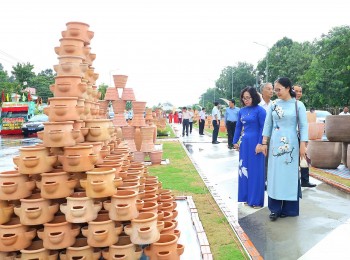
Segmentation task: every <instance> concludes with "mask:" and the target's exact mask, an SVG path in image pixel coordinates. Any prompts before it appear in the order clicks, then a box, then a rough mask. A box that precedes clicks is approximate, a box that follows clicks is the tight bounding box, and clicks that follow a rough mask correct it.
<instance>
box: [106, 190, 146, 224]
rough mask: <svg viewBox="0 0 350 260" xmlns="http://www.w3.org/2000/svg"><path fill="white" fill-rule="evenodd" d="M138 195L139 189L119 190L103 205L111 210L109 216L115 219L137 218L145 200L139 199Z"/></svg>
mask: <svg viewBox="0 0 350 260" xmlns="http://www.w3.org/2000/svg"><path fill="white" fill-rule="evenodd" d="M137 195H138V192H137V191H132V190H117V191H116V193H115V194H114V195H113V196H112V197H111V200H110V201H109V200H107V201H105V202H104V203H103V207H104V208H105V209H106V210H108V212H109V218H110V219H112V220H115V221H127V220H131V219H133V218H136V217H137V216H138V214H139V210H140V209H141V208H142V206H143V201H142V200H137Z"/></svg>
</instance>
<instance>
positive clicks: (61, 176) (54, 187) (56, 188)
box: [37, 172, 78, 199]
mask: <svg viewBox="0 0 350 260" xmlns="http://www.w3.org/2000/svg"><path fill="white" fill-rule="evenodd" d="M77 183H78V180H77V179H73V178H72V177H71V176H70V175H69V174H68V173H67V172H49V173H43V174H41V181H37V187H38V188H39V189H40V191H41V197H42V198H44V199H59V198H65V197H67V196H69V195H71V194H72V193H73V192H74V187H75V186H76V185H77Z"/></svg>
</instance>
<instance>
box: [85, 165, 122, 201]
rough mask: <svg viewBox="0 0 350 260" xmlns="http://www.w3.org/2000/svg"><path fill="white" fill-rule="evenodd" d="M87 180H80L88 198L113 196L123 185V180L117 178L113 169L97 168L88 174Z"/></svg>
mask: <svg viewBox="0 0 350 260" xmlns="http://www.w3.org/2000/svg"><path fill="white" fill-rule="evenodd" d="M86 175H87V178H86V179H85V180H84V179H83V180H80V185H81V186H82V187H83V188H84V189H85V191H86V194H87V196H88V197H91V198H104V197H109V196H112V195H113V194H114V193H115V191H116V188H117V187H118V186H120V185H121V184H123V181H122V178H116V177H115V169H113V168H95V169H92V170H91V171H87V172H86Z"/></svg>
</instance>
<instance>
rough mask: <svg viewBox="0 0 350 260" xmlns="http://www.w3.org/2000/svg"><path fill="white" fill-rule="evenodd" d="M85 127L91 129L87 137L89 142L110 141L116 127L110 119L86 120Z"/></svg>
mask: <svg viewBox="0 0 350 260" xmlns="http://www.w3.org/2000/svg"><path fill="white" fill-rule="evenodd" d="M85 126H86V127H87V128H89V133H88V134H87V136H86V141H88V142H100V141H108V140H109V139H110V138H111V134H112V133H114V126H113V124H112V120H110V119H92V120H85Z"/></svg>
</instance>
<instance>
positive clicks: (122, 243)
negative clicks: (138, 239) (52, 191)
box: [102, 236, 142, 260]
mask: <svg viewBox="0 0 350 260" xmlns="http://www.w3.org/2000/svg"><path fill="white" fill-rule="evenodd" d="M141 255H142V249H141V247H139V246H137V245H134V244H133V243H132V242H131V241H130V237H129V236H120V237H119V240H118V242H117V243H115V244H114V245H111V246H110V247H109V248H105V249H103V251H102V256H103V258H104V259H106V260H115V259H123V257H125V259H140V258H141Z"/></svg>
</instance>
